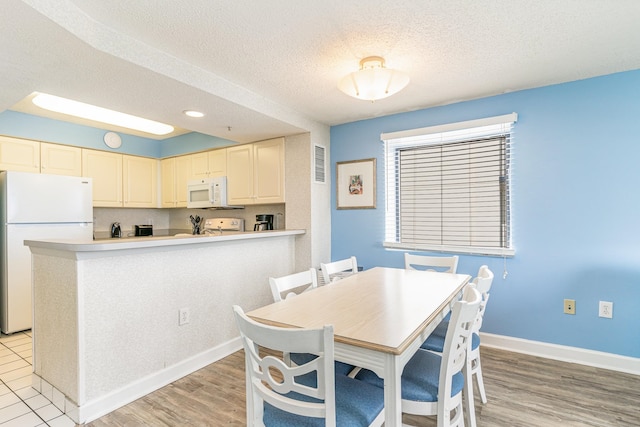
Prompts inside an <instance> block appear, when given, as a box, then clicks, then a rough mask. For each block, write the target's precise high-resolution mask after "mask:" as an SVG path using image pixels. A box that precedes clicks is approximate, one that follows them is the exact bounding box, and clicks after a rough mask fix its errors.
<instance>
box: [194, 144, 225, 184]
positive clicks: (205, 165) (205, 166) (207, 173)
mask: <svg viewBox="0 0 640 427" xmlns="http://www.w3.org/2000/svg"><path fill="white" fill-rule="evenodd" d="M226 152H227V150H226V149H225V148H221V149H218V150H211V151H205V152H202V153H195V154H191V155H190V157H191V168H192V177H193V178H194V179H199V178H207V177H214V176H224V175H226V173H227V154H226Z"/></svg>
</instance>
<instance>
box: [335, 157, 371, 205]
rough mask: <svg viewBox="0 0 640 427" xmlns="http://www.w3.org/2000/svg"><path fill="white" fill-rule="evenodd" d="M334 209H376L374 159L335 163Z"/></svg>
mask: <svg viewBox="0 0 640 427" xmlns="http://www.w3.org/2000/svg"><path fill="white" fill-rule="evenodd" d="M336 208H337V209H375V208H376V159H362V160H351V161H348V162H337V163H336Z"/></svg>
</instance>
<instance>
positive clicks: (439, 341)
mask: <svg viewBox="0 0 640 427" xmlns="http://www.w3.org/2000/svg"><path fill="white" fill-rule="evenodd" d="M443 323H445V322H442V323H440V324H439V325H438V326H437V327H436V329H435V330H434V331H433V333H432V334H431V335H429V337H428V338H427V339H426V340H425V341H424V342H423V343H422V344H421V345H420V348H421V349H423V350H429V351H436V352H438V353H442V349H443V348H444V340H445V337H446V335H447V333H446V329H447V328H448V327H449V324H448V323H447V324H446V325H445V326H444V327H442V328H441V326H442V324H443ZM442 329H444V331H445V333H444V334H443V333H442ZM479 346H480V335H478V334H476V333H475V332H474V333H473V334H472V335H471V348H472V349H473V350H475V349H477V348H478V347H479Z"/></svg>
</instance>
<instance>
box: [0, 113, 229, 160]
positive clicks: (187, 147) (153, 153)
mask: <svg viewBox="0 0 640 427" xmlns="http://www.w3.org/2000/svg"><path fill="white" fill-rule="evenodd" d="M106 132H107V131H106V130H104V129H98V128H94V127H90V126H82V125H75V124H71V123H67V122H61V121H58V120H52V119H47V118H44V117H39V116H33V115H30V114H24V113H19V112H16V111H10V110H7V111H4V112H2V113H0V135H8V136H14V137H17V138H26V139H35V140H38V141H46V142H53V143H58V144H66V145H74V146H77V147H84V148H92V149H96V150H105V151H113V152H116V153H123V154H132V155H136V156H145V157H153V158H164V157H171V156H177V155H180V154H185V153H192V152H195V151H203V150H209V149H212V148H218V147H225V146H228V145H233V144H236V143H235V142H233V141H229V140H226V139H222V138H217V137H215V136H209V135H204V134H201V133H197V132H191V133H188V134H184V135H180V136H176V137H173V138H167V139H164V140H155V139H149V138H141V137H138V136H133V135H127V134H124V133H120V132H118V134H119V135H120V137H121V138H122V146H120V148H118V149H115V150H114V149H111V148H109V147H107V146H106V145H105V144H104V141H103V139H102V138H103V136H104V134H105V133H106Z"/></svg>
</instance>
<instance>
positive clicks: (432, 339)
mask: <svg viewBox="0 0 640 427" xmlns="http://www.w3.org/2000/svg"><path fill="white" fill-rule="evenodd" d="M493 277H494V274H493V272H492V271H491V270H490V269H489V267H487V266H486V265H483V266H481V267H480V269H479V270H478V276H476V278H474V279H473V283H474V285H475V287H476V289H477V290H478V292H480V296H481V298H482V299H481V301H480V308H479V309H478V315H477V316H476V319H475V321H474V324H473V329H472V333H471V340H470V341H469V344H470V348H469V349H467V369H468V372H469V374H468V377H466V381H465V395H466V396H469V398H468V399H467V401H466V407H467V413H468V414H469V419H470V427H475V405H474V400H473V395H474V392H473V384H474V378H475V383H476V385H477V386H478V392H479V393H480V401H481V402H482V403H483V404H485V403H487V394H486V392H485V388H484V380H483V378H482V364H481V363H480V328H481V327H482V320H483V318H484V313H485V310H486V308H487V302H488V301H489V296H490V295H489V291H490V290H491V285H492V284H493ZM448 325H449V321H448V320H443V321H442V322H441V323H440V324H439V325H438V326H437V327H436V329H435V330H434V331H433V332H432V333H431V335H429V337H428V338H427V339H426V340H425V342H424V343H423V344H422V346H421V348H422V349H424V350H429V351H434V352H438V353H442V352H443V349H444V341H445V337H446V332H447V329H448Z"/></svg>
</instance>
